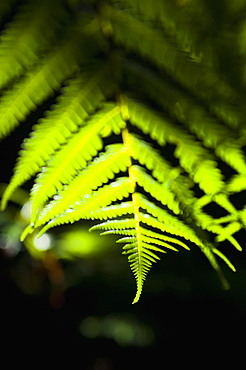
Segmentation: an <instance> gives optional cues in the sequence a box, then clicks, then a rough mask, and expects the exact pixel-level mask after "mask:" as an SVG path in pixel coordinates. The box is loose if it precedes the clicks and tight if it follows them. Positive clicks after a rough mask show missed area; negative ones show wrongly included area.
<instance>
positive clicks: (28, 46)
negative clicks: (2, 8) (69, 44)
mask: <svg viewBox="0 0 246 370" xmlns="http://www.w3.org/2000/svg"><path fill="white" fill-rule="evenodd" d="M40 5H41V6H40ZM64 10H65V9H64V8H63V4H61V2H60V1H57V0H55V1H53V2H52V4H51V3H50V1H48V0H45V1H42V3H41V4H40V3H38V2H37V1H32V2H29V3H27V4H24V5H23V6H22V7H21V8H20V9H19V12H18V13H17V15H16V16H15V18H14V19H13V20H12V21H11V23H10V24H9V25H8V28H7V29H5V31H4V33H3V34H2V35H1V48H0V70H1V78H0V88H3V87H4V86H5V85H6V84H8V83H10V82H11V81H12V80H13V79H14V78H16V77H18V76H21V75H22V74H23V73H25V71H26V70H27V69H29V68H31V67H32V66H33V65H34V63H36V62H38V56H39V55H40V54H41V52H44V51H46V50H47V48H48V47H49V45H50V43H51V42H52V41H54V39H55V36H56V32H57V29H58V28H59V27H60V25H61V22H62V20H63V19H64V18H65V11H64ZM44 25H45V27H44Z"/></svg>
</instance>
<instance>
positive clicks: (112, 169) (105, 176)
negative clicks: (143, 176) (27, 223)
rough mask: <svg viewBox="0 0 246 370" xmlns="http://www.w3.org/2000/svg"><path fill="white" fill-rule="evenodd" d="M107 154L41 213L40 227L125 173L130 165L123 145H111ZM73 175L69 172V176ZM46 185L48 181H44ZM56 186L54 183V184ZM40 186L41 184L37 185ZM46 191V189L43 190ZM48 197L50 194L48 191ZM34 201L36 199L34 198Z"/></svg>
mask: <svg viewBox="0 0 246 370" xmlns="http://www.w3.org/2000/svg"><path fill="white" fill-rule="evenodd" d="M106 149H107V150H106V152H103V153H101V154H100V156H99V157H97V158H96V159H95V160H94V161H93V162H92V163H90V164H89V165H88V167H87V168H85V169H83V170H82V171H80V173H78V174H77V176H76V177H74V179H73V180H72V181H70V180H69V179H66V180H67V182H68V183H69V185H68V186H66V187H65V189H64V190H61V191H60V192H59V193H58V195H56V196H55V200H53V201H51V202H50V203H49V204H48V205H47V206H46V207H45V208H44V209H43V210H42V212H40V214H39V217H38V225H41V224H45V223H46V222H48V221H50V220H51V219H52V218H53V217H55V216H58V215H60V214H62V213H63V212H64V211H65V210H66V209H68V208H72V207H76V204H78V202H80V201H81V200H83V199H84V198H86V197H89V196H90V195H91V193H92V192H93V190H96V189H97V188H98V187H99V186H101V185H102V184H103V183H107V182H108V181H109V179H110V180H112V179H113V178H114V176H115V174H117V173H119V172H120V171H122V172H124V171H126V169H127V165H128V164H129V157H128V155H127V154H126V150H125V148H124V147H123V146H122V145H121V144H115V145H110V146H108V148H106ZM71 175H72V173H71V172H69V176H71ZM44 183H46V181H44ZM52 184H53V185H52V186H55V185H54V182H53V183H52ZM37 186H40V184H37ZM43 190H45V189H43ZM45 194H46V196H48V192H47V191H46V193H45ZM34 199H36V198H35V197H34Z"/></svg>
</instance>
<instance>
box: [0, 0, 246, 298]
mask: <svg viewBox="0 0 246 370" xmlns="http://www.w3.org/2000/svg"><path fill="white" fill-rule="evenodd" d="M153 3H154V6H153V5H152V3H151V2H148V1H147V0H142V1H138V0H120V1H117V2H116V1H113V0H111V1H110V0H108V1H102V2H94V1H92V0H91V1H90V0H88V1H85V2H84V1H81V2H76V3H74V5H73V7H72V6H71V7H70V2H64V1H61V0H56V1H55V2H54V4H52V7H51V9H50V2H48V1H44V2H42V4H41V5H39V4H38V3H37V2H36V1H34V0H33V1H30V2H27V3H26V4H25V2H24V4H23V6H21V7H19V8H17V12H16V14H13V17H12V18H13V19H12V20H11V22H10V24H9V26H8V28H7V29H6V30H5V31H4V32H3V33H2V38H1V41H2V43H1V46H0V70H1V76H2V77H1V78H2V79H1V80H0V88H1V100H0V136H1V137H2V138H3V137H5V136H6V135H8V134H9V133H10V132H11V131H12V130H13V129H14V128H15V127H16V126H17V125H19V124H20V123H21V122H22V121H25V120H26V118H27V117H28V116H29V115H30V113H31V111H33V110H35V109H37V108H38V107H40V106H42V103H43V102H45V101H46V100H47V99H48V98H50V97H52V95H53V94H54V92H55V93H56V95H57V96H58V97H57V98H56V100H54V104H53V105H52V106H51V107H50V109H49V110H48V111H47V112H46V113H45V115H44V116H43V117H41V119H40V120H39V121H38V122H37V123H36V124H35V125H34V126H33V130H32V132H31V133H30V135H29V137H28V138H27V139H26V140H25V141H24V143H23V145H22V149H21V151H20V153H19V157H18V158H17V162H16V165H15V168H14V174H13V177H12V178H11V180H10V183H9V185H8V187H7V188H6V190H5V193H4V195H3V198H2V209H4V208H5V207H6V206H7V202H8V201H9V199H11V196H12V194H14V192H15V191H16V189H17V188H18V187H20V186H22V185H23V184H24V183H25V182H26V181H27V180H30V179H31V178H32V177H34V176H36V178H35V182H34V185H33V187H32V189H31V191H30V201H31V218H30V225H29V226H28V227H27V228H26V229H25V230H24V231H23V234H22V237H21V239H22V240H24V238H25V237H26V236H27V235H28V234H29V233H32V232H35V233H38V235H42V234H43V233H45V232H46V231H47V230H49V229H50V228H52V227H56V226H58V225H62V224H66V223H74V222H76V221H79V220H99V221H100V223H99V224H96V225H95V226H93V227H92V228H91V230H101V231H102V235H109V234H115V235H119V240H118V242H119V243H124V244H125V245H124V246H123V253H124V254H126V255H127V256H128V260H129V264H130V268H131V269H132V271H133V274H134V276H135V278H136V283H137V292H136V296H135V298H134V301H133V302H134V303H135V302H137V301H138V300H139V297H140V295H141V292H142V289H143V284H144V281H145V279H146V276H147V274H148V272H149V270H150V268H151V266H152V264H153V263H155V262H156V261H157V260H159V259H160V254H163V253H166V251H167V250H172V251H175V252H177V251H178V250H179V248H185V249H187V250H189V249H191V248H192V247H194V246H197V247H198V248H200V250H201V251H202V252H203V253H204V254H205V256H206V257H207V258H208V260H209V261H210V263H211V265H212V266H213V268H214V269H215V270H216V271H217V273H218V275H219V277H220V279H221V281H222V284H223V286H224V287H225V288H227V287H228V283H227V281H226V279H225V277H224V275H223V273H222V271H221V269H220V266H219V264H218V262H217V257H219V258H220V259H221V260H223V261H224V262H225V263H226V264H227V265H228V266H229V268H231V269H232V270H233V271H235V267H234V266H233V264H232V263H231V262H230V261H229V259H228V258H227V257H226V256H225V255H224V254H223V252H222V251H221V250H220V249H219V247H220V243H221V242H223V241H225V240H228V241H229V242H230V243H231V244H232V245H233V246H234V247H235V248H236V249H237V250H241V246H240V245H239V243H238V241H237V239H236V237H235V234H236V233H237V232H238V231H240V230H241V229H242V228H243V227H245V225H246V221H245V220H246V216H245V214H246V213H245V207H244V205H243V204H242V208H241V209H239V210H238V208H237V207H235V205H234V204H233V202H232V201H231V195H233V194H235V193H238V192H241V191H244V190H246V189H245V174H246V162H245V153H244V145H245V138H246V135H245V129H244V120H245V107H244V105H243V98H242V97H243V94H244V86H243V84H242V86H238V87H237V88H236V87H235V86H234V85H233V84H232V83H230V77H231V76H230V74H229V73H228V71H224V72H223V73H222V72H221V70H220V54H219V52H218V50H219V48H218V47H217V46H218V45H217V44H219V43H220V40H221V45H220V46H221V48H223V32H222V30H221V29H220V26H219V25H217V24H216V23H215V22H214V15H213V11H212V10H210V9H209V8H208V7H207V5H206V2H205V1H203V0H199V1H198V0H197V1H195V0H193V1H190V2H187V3H184V5H183V6H179V3H178V2H173V1H171V0H165V1H160V0H155V1H154V2H153ZM8 4H9V5H8ZM11 4H12V2H11V1H9V2H6V6H1V8H0V11H1V12H2V14H4V12H5V13H6V12H7V13H8V11H10V9H11ZM228 6H229V5H228ZM228 9H229V8H226V10H225V13H224V14H223V17H224V18H225V21H227V22H229V20H228V19H227V17H228V14H229V13H228V12H229V10H228ZM51 19H52V21H51ZM26 24H28V27H29V28H27V27H26ZM43 30H45V32H43ZM126 30H127V32H126ZM211 32H214V33H216V35H218V40H217V41H216V42H217V44H216V43H211V42H209V35H211ZM205 35H208V37H206V36H205ZM236 37H238V38H239V39H240V34H237V35H236ZM239 44H240V43H239ZM13 45H15V47H14V48H13ZM239 52H240V50H238V53H239ZM236 53H237V51H236ZM241 71H242V73H243V68H241ZM241 96H242V97H241ZM221 163H222V165H221ZM223 166H228V167H229V168H230V171H231V173H232V174H233V175H232V176H228V175H227V174H225V173H224V167H223ZM212 203H215V204H217V205H218V206H219V207H220V208H222V209H223V211H224V213H225V215H224V216H222V217H217V218H216V217H214V216H213V215H211V214H208V213H206V207H207V206H209V205H211V204H212Z"/></svg>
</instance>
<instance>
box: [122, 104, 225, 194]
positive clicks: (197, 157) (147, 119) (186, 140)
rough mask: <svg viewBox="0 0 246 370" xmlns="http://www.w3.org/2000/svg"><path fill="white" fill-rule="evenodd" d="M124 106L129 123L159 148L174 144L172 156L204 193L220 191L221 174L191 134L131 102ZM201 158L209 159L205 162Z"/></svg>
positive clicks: (221, 184) (222, 184)
mask: <svg viewBox="0 0 246 370" xmlns="http://www.w3.org/2000/svg"><path fill="white" fill-rule="evenodd" d="M126 104H127V107H128V110H129V114H130V121H131V123H132V124H134V125H136V126H137V127H138V128H140V129H141V130H142V131H143V132H144V133H145V134H149V135H150V136H151V138H152V139H153V140H156V141H157V142H158V143H159V144H160V145H162V146H164V145H165V143H166V141H167V142H169V143H170V144H175V145H177V148H176V150H175V156H176V157H177V158H179V160H180V165H181V166H182V167H183V168H184V169H185V171H187V172H188V173H190V175H191V176H192V178H193V179H194V181H195V182H197V183H198V184H199V186H200V188H201V189H202V190H203V191H204V192H205V193H208V194H214V193H217V192H219V191H220V190H221V189H222V188H223V186H224V183H223V181H222V175H221V173H220V171H219V169H218V168H216V162H215V161H213V160H211V159H209V157H210V155H209V153H207V151H206V150H205V148H203V147H202V146H201V145H199V143H198V142H197V141H195V140H194V138H193V137H192V136H191V135H189V134H188V133H186V132H185V131H183V130H182V129H180V128H179V127H177V126H176V127H175V125H174V124H173V123H172V122H170V121H169V120H168V119H165V118H164V117H161V116H159V115H157V114H156V113H155V112H152V111H151V110H150V109H147V108H146V107H143V106H140V104H137V103H135V102H133V101H132V100H129V99H127V103H126ZM163 118H164V119H163ZM204 158H208V159H207V160H204Z"/></svg>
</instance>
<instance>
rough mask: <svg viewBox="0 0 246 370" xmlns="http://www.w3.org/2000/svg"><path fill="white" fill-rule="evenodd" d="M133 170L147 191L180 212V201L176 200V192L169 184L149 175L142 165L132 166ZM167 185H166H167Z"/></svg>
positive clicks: (176, 212)
mask: <svg viewBox="0 0 246 370" xmlns="http://www.w3.org/2000/svg"><path fill="white" fill-rule="evenodd" d="M132 170H133V173H134V176H135V179H136V181H137V184H138V185H140V186H141V187H142V188H143V189H144V190H145V191H146V192H147V193H149V194H151V195H152V196H153V197H155V198H156V199H157V200H158V201H160V202H161V203H162V204H163V205H165V206H167V207H168V208H169V209H170V210H171V211H173V213H175V214H179V213H180V212H181V211H180V208H179V203H178V202H177V201H176V199H175V196H174V194H173V193H172V192H171V191H170V189H169V187H168V184H167V185H166V184H164V185H161V184H159V183H158V182H157V181H155V180H154V179H153V178H152V177H151V176H149V175H148V174H147V173H146V172H145V171H144V170H143V168H141V167H140V166H136V165H134V166H132ZM165 185H166V186H165Z"/></svg>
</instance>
